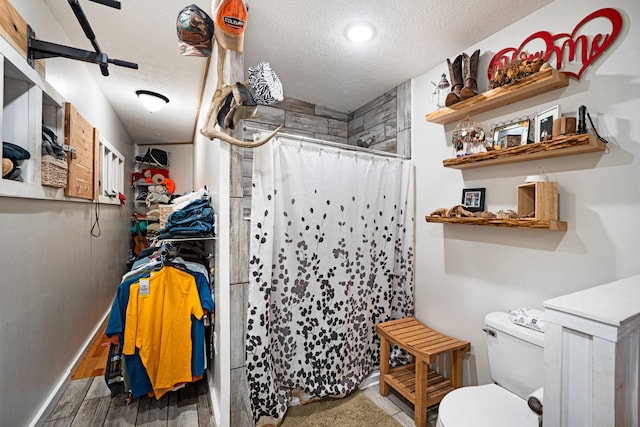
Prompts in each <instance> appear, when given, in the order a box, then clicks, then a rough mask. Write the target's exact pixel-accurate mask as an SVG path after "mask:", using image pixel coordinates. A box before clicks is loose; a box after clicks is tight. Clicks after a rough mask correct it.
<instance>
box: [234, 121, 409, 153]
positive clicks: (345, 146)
mask: <svg viewBox="0 0 640 427" xmlns="http://www.w3.org/2000/svg"><path fill="white" fill-rule="evenodd" d="M243 130H246V131H258V132H270V131H269V129H261V128H257V127H252V126H244V127H243ZM278 135H281V136H284V137H287V138H293V139H298V140H300V141H308V142H315V143H317V144H322V145H328V146H330V147H335V148H342V149H344V150H351V151H362V152H363V153H369V154H372V155H378V156H385V157H395V158H398V159H401V160H408V159H410V158H411V157H410V156H407V155H406V154H397V153H389V152H386V151H380V150H374V149H373V148H363V147H358V146H357V145H349V144H341V143H339V142H332V141H327V140H325V139H318V138H311V137H308V136H304V135H295V134H292V133H285V132H278Z"/></svg>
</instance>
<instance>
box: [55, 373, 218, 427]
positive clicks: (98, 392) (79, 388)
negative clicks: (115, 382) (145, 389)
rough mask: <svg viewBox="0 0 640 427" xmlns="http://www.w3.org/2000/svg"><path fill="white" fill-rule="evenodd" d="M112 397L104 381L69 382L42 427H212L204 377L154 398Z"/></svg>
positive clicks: (87, 379)
mask: <svg viewBox="0 0 640 427" xmlns="http://www.w3.org/2000/svg"><path fill="white" fill-rule="evenodd" d="M125 397H126V395H124V394H122V395H118V396H116V397H113V398H112V397H111V391H110V390H109V388H108V387H107V385H106V384H105V381H104V377H94V378H82V379H77V380H72V381H71V383H70V385H69V387H68V389H67V390H66V392H65V393H64V395H63V396H62V397H61V398H60V400H59V401H58V403H57V404H56V406H55V407H54V408H53V411H52V413H51V415H50V416H49V417H48V418H47V421H46V422H45V423H44V426H45V427H63V426H64V427H69V426H73V427H76V426H77V427H94V426H96V427H97V426H104V427H110V426H113V427H125V426H153V427H156V426H158V427H159V426H167V427H172V426H175V427H212V426H213V425H214V423H213V417H212V414H211V408H210V406H209V398H208V385H207V382H206V377H205V378H204V379H203V380H201V381H198V382H197V383H192V384H188V385H187V386H186V387H185V388H183V389H181V390H178V391H175V392H170V393H167V394H165V395H164V396H162V397H161V398H160V399H159V400H156V399H155V397H147V396H144V397H141V398H138V399H134V400H133V401H132V402H131V404H130V405H128V406H125V405H124V403H123V402H124V399H125Z"/></svg>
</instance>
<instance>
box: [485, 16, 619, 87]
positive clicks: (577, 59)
mask: <svg viewBox="0 0 640 427" xmlns="http://www.w3.org/2000/svg"><path fill="white" fill-rule="evenodd" d="M621 29H622V15H620V12H618V11H617V10H615V9H613V8H604V9H600V10H596V11H595V12H593V13H591V14H590V15H588V16H587V17H585V18H584V19H583V20H582V21H580V22H579V23H578V25H576V26H575V28H574V29H573V31H572V32H571V33H570V34H569V33H562V34H556V35H555V36H554V35H552V34H551V33H549V32H548V31H538V32H537V33H534V34H531V35H530V36H529V37H527V39H526V40H525V41H523V42H522V44H520V46H519V47H517V48H515V47H507V48H505V49H502V50H501V51H500V52H498V53H496V54H495V55H494V57H493V58H492V59H491V62H490V63H489V70H488V76H489V80H491V79H492V78H493V76H494V75H495V72H496V71H497V70H499V69H501V68H504V67H506V66H507V65H508V64H509V62H511V61H514V60H517V59H536V58H542V59H543V60H544V61H545V62H548V63H549V65H551V66H554V67H555V68H556V69H557V70H559V71H562V72H563V73H564V74H566V75H568V76H569V77H573V78H575V79H577V80H579V79H580V76H581V75H582V72H583V71H584V70H585V69H586V68H587V67H588V66H589V65H590V64H591V63H593V61H595V60H596V58H598V56H600V55H601V54H602V52H604V51H605V50H606V49H607V48H608V47H609V46H611V44H612V43H613V42H614V41H615V39H616V38H617V37H618V34H620V30H621ZM596 31H597V32H596ZM554 60H555V64H554Z"/></svg>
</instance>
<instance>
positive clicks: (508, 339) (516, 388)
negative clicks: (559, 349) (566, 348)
mask: <svg viewBox="0 0 640 427" xmlns="http://www.w3.org/2000/svg"><path fill="white" fill-rule="evenodd" d="M484 321H485V331H486V333H487V355H488V358H489V370H490V371H491V378H492V379H493V381H494V382H495V383H497V384H498V385H499V386H501V387H503V388H505V389H507V390H509V391H510V392H512V393H514V394H516V395H518V396H520V397H521V398H523V399H525V400H526V399H527V396H528V395H529V394H530V393H531V392H533V391H534V390H537V389H538V388H540V387H542V386H543V384H544V333H543V332H538V331H536V330H533V329H530V328H526V327H524V326H520V325H516V324H514V323H513V322H511V320H509V314H508V313H503V312H494V313H489V314H487V315H486V316H485V319H484Z"/></svg>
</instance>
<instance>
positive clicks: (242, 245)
mask: <svg viewBox="0 0 640 427" xmlns="http://www.w3.org/2000/svg"><path fill="white" fill-rule="evenodd" d="M242 58H243V57H242V54H241V53H238V52H233V53H232V55H231V70H232V72H231V74H232V75H231V78H232V79H233V81H240V80H241V79H242V75H243V73H244V66H243V63H244V62H243V61H242ZM271 113H272V114H273V115H275V116H276V117H277V115H278V114H279V112H278V111H271ZM273 120H274V121H275V120H276V119H275V118H274V119H273ZM276 123H277V122H276ZM232 135H233V136H234V137H236V138H242V137H243V136H244V135H243V130H242V127H241V126H238V127H237V128H236V129H235V130H234V131H233V132H232ZM242 154H243V149H242V148H239V147H232V149H231V160H230V162H231V164H230V172H229V173H230V174H231V176H230V177H229V178H230V187H231V188H230V189H229V191H230V196H231V197H230V206H229V212H228V214H229V237H230V248H229V251H230V254H229V255H230V256H229V259H230V277H229V279H230V280H229V281H230V284H229V286H230V289H229V292H230V302H229V303H230V304H231V307H230V309H231V310H230V319H229V322H230V324H229V325H228V327H229V330H230V349H229V357H230V359H231V360H230V363H231V366H230V367H231V372H230V374H231V384H230V391H231V405H230V406H231V407H230V408H229V411H230V414H229V417H230V420H231V425H233V426H234V427H244V426H252V425H253V423H252V422H251V420H252V416H251V404H250V402H249V393H248V388H247V383H246V374H245V370H244V368H243V367H242V365H243V364H244V345H245V334H244V328H245V323H246V297H245V292H244V289H245V286H246V284H247V282H248V278H249V240H248V236H249V233H248V224H249V222H248V221H245V220H244V213H243V207H244V197H243V194H244V188H243V170H244V160H243V156H242ZM223 214H224V213H223ZM222 410H226V408H222Z"/></svg>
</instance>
